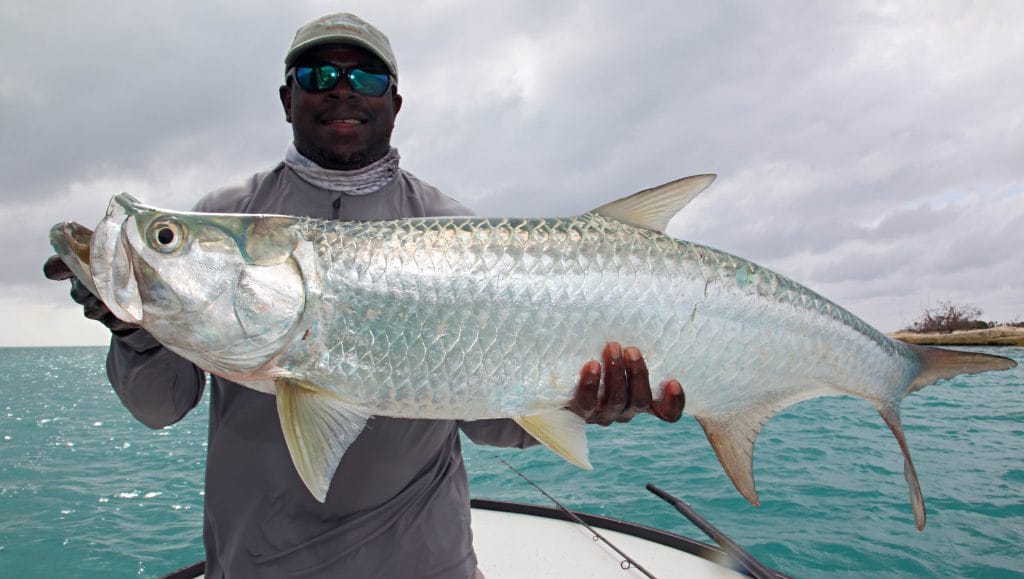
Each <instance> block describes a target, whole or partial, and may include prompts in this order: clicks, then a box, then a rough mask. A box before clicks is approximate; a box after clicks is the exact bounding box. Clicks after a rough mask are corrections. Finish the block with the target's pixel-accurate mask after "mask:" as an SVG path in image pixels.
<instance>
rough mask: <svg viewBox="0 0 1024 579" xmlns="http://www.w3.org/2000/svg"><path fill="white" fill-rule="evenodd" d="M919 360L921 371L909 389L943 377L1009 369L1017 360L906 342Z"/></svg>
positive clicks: (917, 387) (915, 388)
mask: <svg viewBox="0 0 1024 579" xmlns="http://www.w3.org/2000/svg"><path fill="white" fill-rule="evenodd" d="M907 345H908V346H910V349H911V350H912V351H913V352H914V353H915V354H917V358H918V360H920V361H921V373H920V374H918V375H917V378H915V379H914V381H913V382H911V383H910V391H908V392H907V394H910V393H911V392H917V391H918V390H920V389H922V388H924V387H925V386H928V385H930V384H934V383H936V382H938V381H939V380H942V379H944V378H952V377H954V376H959V375H961V374H977V373H979V372H989V371H993V370H1009V369H1010V368H1015V367H1016V366H1017V362H1015V361H1013V360H1011V359H1010V358H1004V357H1002V356H995V355H992V354H982V353H981V352H965V351H963V350H947V349H945V348H932V347H928V346H917V345H914V344H907Z"/></svg>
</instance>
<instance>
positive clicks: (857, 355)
mask: <svg viewBox="0 0 1024 579" xmlns="http://www.w3.org/2000/svg"><path fill="white" fill-rule="evenodd" d="M713 179H714V176H713V175H701V176H695V177H689V178H686V179H681V180H679V181H675V182H672V183H669V184H666V185H663V186H661V187H657V188H655V189H650V190H646V191H642V192H640V193H637V194H635V195H632V196H629V197H626V198H624V199H621V200H619V201H616V202H613V203H609V204H607V205H604V206H602V207H599V208H598V209H595V210H593V211H591V212H589V213H585V214H583V215H580V216H577V217H570V218H557V219H504V218H502V219H494V218H491V219H488V218H475V217H473V218H470V217H442V218H421V219H404V220H394V221H366V222H342V221H326V220H318V219H309V218H300V217H288V216H274V215H226V214H199V213H181V212H171V211H165V210H160V209H155V208H152V207H148V206H145V205H143V204H141V203H139V202H138V201H136V200H135V199H133V198H132V197H130V196H128V195H124V194H122V195H118V196H116V197H114V199H113V200H112V201H111V203H110V206H109V208H108V210H107V215H106V217H105V218H104V219H103V220H102V221H101V222H100V224H99V225H98V226H97V228H96V231H95V232H89V230H88V229H86V228H84V227H82V226H80V225H77V224H61V225H58V226H55V227H54V229H53V230H52V232H51V241H52V243H53V245H54V247H55V248H56V249H57V251H58V254H59V255H61V256H62V258H63V259H64V260H65V261H66V262H68V265H69V266H70V267H71V269H72V270H73V271H75V272H76V273H77V274H78V275H79V276H80V277H84V278H85V279H83V282H85V283H86V284H87V285H90V286H91V287H92V288H93V289H95V291H96V293H97V295H98V296H99V297H100V298H101V299H102V300H103V301H104V303H105V304H106V305H107V306H108V307H109V308H110V310H111V311H112V312H113V313H114V314H115V315H116V316H117V317H119V318H120V319H122V320H124V321H126V322H130V323H133V324H139V325H141V326H142V327H143V328H145V329H146V330H147V331H149V332H150V333H151V334H152V335H153V336H154V337H156V339H157V340H159V341H160V342H161V343H163V344H164V345H165V346H166V347H168V348H170V349H171V350H173V351H174V352H177V353H178V354H180V355H181V356H184V357H185V358H187V359H189V360H191V361H192V362H194V363H195V364H196V365H198V366H199V367H201V368H203V369H205V370H207V371H209V372H212V373H214V374H217V375H219V376H222V377H224V378H227V379H229V380H233V381H235V382H238V383H240V384H244V385H245V386H248V387H250V388H253V389H256V390H259V391H262V392H266V393H269V394H275V395H276V396H277V403H278V411H279V414H280V419H281V426H282V428H283V431H284V435H285V439H286V440H287V443H288V448H289V450H290V452H291V455H292V459H293V461H294V463H295V466H296V469H297V470H298V473H299V476H300V477H301V478H302V480H303V481H304V482H305V484H306V485H307V486H308V488H309V490H310V491H311V492H312V493H313V495H314V496H315V497H316V498H317V499H319V500H321V501H323V500H325V497H326V494H327V490H328V487H329V485H330V480H331V478H332V476H333V474H334V471H335V469H336V467H337V465H338V462H339V461H340V460H341V456H342V455H343V454H344V453H345V450H346V449H347V448H348V446H349V445H350V444H351V443H352V441H353V440H355V438H356V437H357V436H358V435H359V433H360V432H361V431H362V429H363V427H364V425H365V424H366V422H367V419H368V418H369V417H371V416H373V415H381V416H394V417H410V418H436V419H468V420H473V419H483V418H496V417H511V418H513V419H515V420H516V421H517V422H518V423H519V424H521V425H522V426H523V427H524V428H525V429H526V430H527V431H529V432H530V433H531V434H532V435H533V436H534V437H536V438H537V439H538V440H540V441H541V442H543V443H544V444H546V445H547V446H549V447H550V448H552V449H553V450H554V451H555V452H558V453H559V454H561V455H562V456H564V457H565V458H567V459H568V460H570V461H571V462H573V463H575V464H578V465H581V466H584V467H589V462H588V459H587V444H586V434H585V431H584V422H583V420H582V419H580V418H579V417H578V416H576V415H575V414H573V413H572V412H569V411H567V410H565V409H564V406H565V405H566V403H567V402H568V401H569V400H570V398H571V396H572V394H573V392H574V388H575V384H576V380H577V372H578V369H579V368H580V367H581V366H582V364H583V363H584V362H586V361H587V360H590V359H592V358H595V357H596V356H597V355H598V353H599V352H600V351H601V349H602V347H603V345H604V343H605V342H606V341H607V340H613V339H614V340H619V341H622V342H625V343H629V344H635V345H636V346H638V347H639V348H640V350H641V351H642V352H643V353H644V355H645V358H646V360H647V364H648V367H649V369H650V373H651V375H652V376H653V377H656V378H662V377H664V378H667V377H676V378H678V379H679V380H680V381H681V382H682V383H683V387H684V389H685V391H686V412H687V413H688V414H691V415H693V416H694V417H696V419H697V420H698V422H699V423H700V424H701V426H702V427H703V428H704V431H705V433H706V434H707V437H708V440H709V441H710V442H711V445H712V447H713V448H714V450H715V453H716V454H717V456H718V458H719V460H720V462H721V463H722V466H723V467H724V469H725V472H726V473H727V474H728V476H729V477H730V479H731V480H732V482H733V484H735V486H736V488H737V489H738V490H739V491H740V493H742V494H743V496H744V497H746V498H747V499H748V500H750V502H752V503H753V504H755V505H756V504H758V499H757V493H756V491H755V489H754V479H753V472H752V458H751V457H752V454H753V447H754V440H755V439H756V437H757V435H758V433H759V432H760V431H761V428H762V426H763V425H764V423H765V422H766V421H767V420H768V419H769V418H770V417H772V416H773V415H774V414H776V413H778V412H779V411H781V410H782V409H784V408H786V407H787V406H790V405H791V404H794V403H796V402H799V401H801V400H806V399H809V398H814V397H817V396H835V395H853V396H860V397H861V398H865V399H867V400H868V401H869V402H870V403H871V404H872V405H874V407H875V408H876V409H878V412H879V413H880V414H881V416H882V418H883V419H884V421H885V423H886V424H887V425H888V426H889V428H890V429H891V430H892V431H893V433H894V434H895V436H896V439H897V441H898V442H899V445H900V448H901V450H902V451H903V454H904V457H905V475H906V479H907V481H908V483H909V485H910V489H911V502H912V504H913V510H914V515H915V522H916V524H917V527H918V528H919V529H920V528H923V526H924V523H925V512H924V504H923V500H922V497H921V492H920V487H919V485H918V481H917V476H916V474H915V473H914V467H913V463H912V462H911V460H910V453H909V451H908V448H907V443H906V440H905V437H904V435H903V430H902V426H901V423H900V416H899V405H900V401H901V400H902V399H903V398H904V397H906V396H907V395H908V394H910V393H911V392H914V391H915V390H918V389H920V388H923V387H925V386H927V385H929V384H932V383H934V382H936V381H937V380H940V379H944V378H950V377H953V376H956V375H958V374H963V373H975V372H983V371H987V370H1002V369H1008V368H1012V367H1013V366H1015V365H1016V363H1015V362H1014V361H1013V360H1010V359H1007V358H1002V357H998V356H990V355H985V354H979V353H968V352H957V351H950V350H942V349H936V348H925V347H919V346H912V345H909V344H905V343H902V342H896V341H893V340H891V339H889V338H888V337H886V336H885V335H883V334H881V333H880V332H878V331H876V330H874V329H873V328H871V327H870V326H868V325H867V324H866V323H864V322H863V321H861V320H860V319H858V318H857V317H855V316H853V315H852V314H850V313H849V312H847V311H846V310H844V309H842V308H841V307H839V306H837V305H835V304H833V303H832V302H830V301H828V300H827V299H825V298H823V297H821V296H819V295H818V294H816V293H814V292H812V291H810V290H808V289H807V288H804V287H802V286H800V285H799V284H797V283H795V282H793V281H790V280H789V279H786V278H785V277H783V276H781V275H779V274H776V273H774V272H771V271H769V270H767V269H765V268H762V267H760V266H758V265H756V264H754V263H751V262H749V261H747V260H744V259H741V258H739V257H735V256H733V255H729V254H727V253H723V252H721V251H717V250H715V249H711V248H709V247H705V246H702V245H698V244H695V243H691V242H688V241H679V240H676V239H672V238H671V237H668V236H666V235H665V234H663V233H662V231H664V229H665V226H666V225H667V223H668V220H669V219H670V218H671V217H672V216H673V215H675V214H676V213H677V212H678V211H679V210H680V209H681V208H682V207H683V206H684V205H686V204H687V203H688V202H689V201H690V200H692V199H693V198H694V197H695V196H696V195H697V194H698V193H700V191H702V190H703V189H704V188H706V187H707V186H708V185H709V184H710V183H711V181H712V180H713ZM90 238H91V239H90ZM87 243H88V245H87ZM654 390H655V391H654V392H653V394H654V397H655V399H659V398H660V395H661V392H660V391H659V389H658V388H657V387H655V389H654Z"/></svg>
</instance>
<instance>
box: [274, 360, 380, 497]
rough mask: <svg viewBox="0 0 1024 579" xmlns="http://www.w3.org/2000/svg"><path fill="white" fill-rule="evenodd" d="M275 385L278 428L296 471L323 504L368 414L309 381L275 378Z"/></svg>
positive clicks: (364, 424)
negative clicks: (281, 432)
mask: <svg viewBox="0 0 1024 579" xmlns="http://www.w3.org/2000/svg"><path fill="white" fill-rule="evenodd" d="M274 384H275V385H276V386H277V413H278V415H279V417H280V418H281V430H282V431H283V432H284V439H285V442H286V443H287V445H288V452H289V453H290V454H291V456H292V462H293V463H294V464H295V470H296V471H298V473H299V478H301V479H302V482H303V483H305V485H306V488H308V489H309V492H310V493H312V494H313V496H314V497H315V498H316V500H318V501H320V502H321V503H322V502H324V501H326V500H327V490H328V489H329V488H330V486H331V479H332V478H333V477H334V471H335V470H337V468H338V463H340V462H341V457H342V456H343V455H344V454H345V451H346V450H348V447H349V446H351V444H352V442H353V441H355V439H356V437H357V436H359V433H360V432H362V431H363V427H364V426H366V421H367V420H368V419H369V415H368V414H367V413H366V412H364V411H362V410H360V409H358V408H355V407H353V406H351V405H349V404H346V403H345V402H343V401H341V400H340V399H338V398H337V397H335V396H332V395H330V394H328V393H326V392H325V391H324V389H323V388H321V387H320V386H318V385H316V384H313V383H311V382H307V381H304V380H298V379H294V378H277V379H275V380H274Z"/></svg>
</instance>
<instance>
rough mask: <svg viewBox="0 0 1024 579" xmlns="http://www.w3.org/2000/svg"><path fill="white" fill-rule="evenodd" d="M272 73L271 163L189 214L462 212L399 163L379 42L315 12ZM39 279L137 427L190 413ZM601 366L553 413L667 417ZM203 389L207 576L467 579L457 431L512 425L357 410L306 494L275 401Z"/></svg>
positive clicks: (201, 378)
mask: <svg viewBox="0 0 1024 579" xmlns="http://www.w3.org/2000/svg"><path fill="white" fill-rule="evenodd" d="M285 69H286V81H285V85H284V86H282V87H281V88H280V89H279V92H280V99H281V103H282V105H283V108H284V113H285V118H286V120H287V122H289V123H290V124H291V125H292V130H293V137H294V141H293V143H292V144H291V145H290V146H289V147H288V149H287V152H286V154H285V159H284V161H283V162H281V163H279V164H278V165H277V166H275V167H273V168H271V169H270V170H267V171H263V172H260V173H257V174H255V175H253V176H252V177H250V178H248V179H247V180H245V181H244V182H242V183H240V184H237V185H234V186H230V187H226V188H224V189H220V190H218V191H215V192H213V193H211V194H209V195H207V196H206V197H204V198H203V199H202V200H200V202H199V203H198V205H197V206H196V207H195V210H196V211H201V212H207V213H260V214H282V215H298V216H309V217H316V218H327V219H342V220H382V219H399V218H406V217H431V216H451V215H469V214H470V213H471V212H470V211H469V210H468V209H467V208H465V207H464V206H462V205H461V204H459V203H458V202H456V201H454V200H453V199H451V198H449V197H447V196H445V195H443V194H442V193H440V192H439V191H438V190H437V189H435V188H434V187H432V186H430V185H428V184H427V183H425V182H423V181H421V180H419V179H418V178H417V177H415V176H413V175H412V174H410V173H409V172H407V171H405V170H404V169H402V168H401V167H400V166H399V154H398V150H397V149H395V148H394V147H392V146H391V133H392V129H393V128H394V122H395V117H396V115H397V114H398V112H399V110H400V109H401V107H402V97H401V95H399V94H398V85H397V83H398V66H397V61H396V59H395V55H394V54H393V52H392V49H391V46H390V43H389V41H388V39H387V37H385V36H384V34H383V33H381V32H380V31H379V30H377V29H376V28H375V27H373V26H372V25H370V24H369V23H367V22H365V21H363V20H362V19H360V18H358V17H356V16H354V15H352V14H346V13H338V14H330V15H326V16H323V17H321V18H317V19H315V20H312V21H310V22H309V23H307V24H305V25H304V26H302V27H301V28H300V29H299V30H298V31H297V33H296V35H295V38H294V40H293V42H292V44H291V47H290V48H289V50H288V52H287V56H286V58H285ZM45 272H46V275H47V277H50V278H51V279H71V280H72V292H71V295H72V298H73V299H74V300H75V301H76V302H78V303H80V304H82V305H83V306H84V310H85V315H86V317H88V318H91V319H95V320H98V321H100V322H102V323H103V324H104V325H106V326H107V327H108V328H109V329H110V330H111V332H112V334H113V336H112V339H111V345H110V351H109V354H108V357H107V373H108V376H109V378H110V382H111V384H112V385H113V386H114V389H115V391H116V392H117V394H118V396H119V397H120V398H121V400H122V402H123V403H124V405H125V406H126V407H127V408H128V409H129V410H130V411H131V412H132V414H133V415H134V416H135V417H136V418H137V419H139V420H140V421H142V422H143V423H145V424H146V425H147V426H150V427H151V428H162V427H165V426H168V425H170V424H174V423H175V422H177V421H178V420H180V419H181V418H182V417H183V416H184V415H185V414H186V413H188V412H189V411H190V410H191V409H193V408H194V407H195V406H196V405H197V404H198V403H199V400H200V399H201V397H202V393H203V389H204V386H205V382H206V374H205V373H204V372H203V371H202V370H200V369H199V368H198V367H196V366H195V365H193V364H192V363H191V362H189V361H187V360H185V359H184V358H181V357H179V356H178V355H177V354H175V353H173V352H171V351H170V350H169V349H167V348H165V347H163V346H162V345H161V343H159V342H157V341H156V340H155V339H154V338H153V337H152V336H151V335H150V334H149V333H148V332H147V331H146V330H143V329H140V328H138V327H137V326H133V325H131V324H128V323H126V322H123V321H121V320H120V319H118V318H117V317H115V316H114V315H113V314H112V313H111V312H110V310H109V309H108V308H107V307H106V306H105V305H104V303H103V302H102V301H100V300H99V299H98V298H97V297H96V296H94V295H92V293H91V292H90V291H89V289H88V288H87V287H86V286H85V285H84V284H83V283H81V282H80V281H79V280H78V279H77V278H76V277H75V276H74V275H73V274H72V272H71V271H70V270H69V269H68V267H67V266H66V265H65V264H64V263H63V262H62V261H61V260H60V259H58V258H56V256H54V257H53V258H51V259H50V260H49V261H48V262H47V264H46V266H45ZM602 362H603V363H601V362H598V361H595V360H592V361H590V362H587V363H585V364H584V365H583V367H582V369H581V371H580V376H579V381H578V387H577V390H576V395H575V398H574V399H573V401H572V402H571V404H570V406H569V408H570V410H572V411H573V412H575V413H577V414H579V415H580V416H582V417H583V418H585V419H586V420H587V421H588V422H592V423H597V424H601V425H609V424H612V423H614V422H625V421H628V420H630V419H631V418H633V417H634V416H635V415H636V414H638V413H643V412H649V413H651V414H654V415H655V416H657V417H658V418H660V419H662V420H665V421H669V422H674V421H676V420H678V419H679V417H680V415H681V413H682V409H683V404H684V398H683V392H682V387H681V386H680V385H679V383H678V382H676V381H674V380H671V381H668V382H666V383H664V384H663V389H664V395H663V397H662V399H661V400H660V401H656V402H652V394H651V388H650V384H649V382H648V376H647V367H646V364H645V362H644V360H643V357H642V356H641V354H640V352H639V351H638V350H637V349H636V348H625V349H623V348H621V347H620V346H619V345H618V344H616V343H610V344H608V346H607V347H606V348H605V350H604V352H603V361H602ZM210 384H211V398H210V431H209V445H208V457H207V467H206V483H205V488H206V492H205V512H204V543H205V548H206V557H207V567H206V576H207V577H224V576H231V577H283V576H289V577H324V576H332V577H333V576H345V577H365V576H375V577H472V576H482V575H481V573H480V571H479V570H478V568H477V561H476V556H475V554H474V552H473V546H472V539H471V534H470V510H469V490H468V483H467V476H466V471H465V466H464V464H463V460H462V455H461V449H460V438H459V431H460V430H461V431H462V432H464V433H465V434H466V435H467V436H468V437H469V438H470V439H471V440H473V441H474V442H477V443H482V444H488V445H493V446H503V447H519V448H525V447H529V446H533V445H536V444H537V441H536V440H535V439H534V438H533V437H531V436H530V435H529V434H527V433H526V432H525V431H524V430H523V429H522V428H521V427H520V426H519V425H517V424H516V423H514V422H513V421H512V420H508V419H493V420H478V421H452V420H421V419H402V418H387V417H374V418H373V419H372V420H370V421H369V422H368V423H367V426H366V428H365V429H364V430H363V431H362V433H361V434H359V436H358V438H356V440H355V442H354V443H353V444H352V445H351V446H350V447H349V448H348V449H347V451H346V452H345V453H344V457H343V458H342V460H341V463H340V465H339V466H338V468H337V471H336V473H335V474H334V477H333V479H332V480H331V483H330V487H329V490H328V491H327V492H326V497H325V502H320V501H318V500H317V499H316V498H314V497H313V496H312V495H311V494H310V492H309V491H308V490H307V486H306V485H304V483H303V481H302V480H300V478H299V476H297V474H296V470H295V467H293V463H292V458H291V455H290V454H289V449H288V447H287V446H286V442H285V436H284V435H283V434H282V430H281V427H280V426H279V421H278V407H277V405H276V403H275V397H274V396H270V395H267V394H265V393H262V392H257V391H255V390H252V389H250V388H246V387H243V386H241V385H239V384H236V383H233V382H231V381H229V380H227V379H224V378H221V377H218V376H216V375H211V376H210ZM601 384H603V386H604V387H603V389H600V388H599V386H600V385H601ZM599 392H600V395H599ZM484 564H485V565H486V562H484Z"/></svg>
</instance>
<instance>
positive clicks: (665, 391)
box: [651, 380, 686, 422]
mask: <svg viewBox="0 0 1024 579" xmlns="http://www.w3.org/2000/svg"><path fill="white" fill-rule="evenodd" d="M685 406H686V394H684V393H683V386H682V384H680V383H679V381H678V380H668V381H666V382H664V383H663V385H662V394H661V400H659V401H657V402H655V403H653V404H652V405H651V414H653V415H655V416H657V417H658V418H660V419H662V420H664V421H665V422H678V421H679V418H680V417H682V415H683V408H684V407H685Z"/></svg>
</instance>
